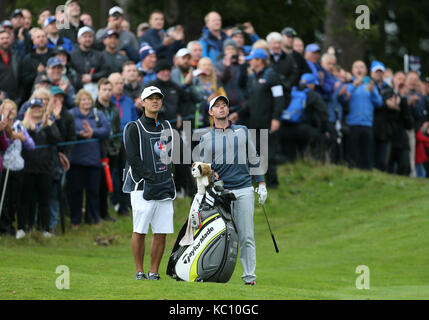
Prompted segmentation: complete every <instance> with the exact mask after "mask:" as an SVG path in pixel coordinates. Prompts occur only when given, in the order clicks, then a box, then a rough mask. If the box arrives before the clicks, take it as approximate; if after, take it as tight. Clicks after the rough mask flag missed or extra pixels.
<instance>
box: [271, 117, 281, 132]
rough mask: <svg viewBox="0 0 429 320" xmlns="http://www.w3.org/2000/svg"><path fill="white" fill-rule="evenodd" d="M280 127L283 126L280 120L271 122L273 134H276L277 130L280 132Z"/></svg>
mask: <svg viewBox="0 0 429 320" xmlns="http://www.w3.org/2000/svg"><path fill="white" fill-rule="evenodd" d="M280 125H281V122H280V120H277V119H272V120H271V132H276V131H277V130H279V129H280Z"/></svg>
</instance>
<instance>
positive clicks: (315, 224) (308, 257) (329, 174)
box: [0, 162, 429, 300]
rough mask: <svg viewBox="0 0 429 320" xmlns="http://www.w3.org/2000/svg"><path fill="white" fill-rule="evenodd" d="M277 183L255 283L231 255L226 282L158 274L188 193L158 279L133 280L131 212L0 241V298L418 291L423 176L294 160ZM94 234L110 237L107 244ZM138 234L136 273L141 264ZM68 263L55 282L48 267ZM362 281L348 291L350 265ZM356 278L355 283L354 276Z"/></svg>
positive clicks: (428, 260) (333, 295)
mask: <svg viewBox="0 0 429 320" xmlns="http://www.w3.org/2000/svg"><path fill="white" fill-rule="evenodd" d="M279 179H280V187H279V189H278V190H268V200H267V202H266V205H265V207H266V211H267V215H268V218H269V220H270V224H271V227H272V230H273V233H274V235H275V237H276V240H277V244H278V247H279V249H280V253H276V252H275V250H274V246H273V243H272V240H271V236H270V233H269V229H268V226H267V223H266V221H265V217H264V214H263V211H262V208H261V207H260V206H259V205H256V211H255V238H256V253H257V267H256V275H257V280H256V281H257V285H256V286H255V287H248V286H244V285H243V283H242V280H241V278H240V277H241V274H242V267H241V264H240V261H239V260H238V261H237V267H236V269H235V272H234V274H233V276H232V278H231V280H230V282H228V283H227V284H216V283H184V282H176V281H175V280H172V279H170V278H169V277H168V276H166V275H165V269H166V264H167V261H168V256H169V254H170V252H171V249H172V247H173V244H174V242H175V240H176V235H177V232H178V231H179V229H180V228H181V226H182V225H183V223H184V221H185V220H186V217H187V214H188V210H189V206H190V199H189V198H186V199H178V200H176V201H175V203H174V206H175V219H174V220H175V232H176V233H175V234H174V235H170V236H168V237H167V247H166V254H165V255H164V258H163V260H162V262H161V268H160V271H161V272H160V273H161V281H157V282H156V281H153V282H151V281H147V280H146V281H136V280H134V275H135V267H134V261H133V257H132V253H131V246H130V238H131V231H132V219H131V218H124V217H121V218H118V220H117V221H116V222H115V223H111V222H103V223H102V224H101V225H100V226H98V227H94V226H83V227H81V229H80V230H78V231H71V230H70V229H68V230H67V233H66V235H65V236H62V235H58V236H56V237H54V238H52V239H44V238H43V237H42V236H41V234H40V233H39V232H33V233H32V234H31V235H30V236H29V237H26V238H24V239H22V240H16V239H15V238H11V237H7V236H2V237H1V239H0V257H1V258H0V299H65V300H68V299H74V300H80V299H138V300H150V299H169V300H170V299H179V300H181V299H189V300H200V299H209V300H221V299H227V300H236V299H240V300H248V299H257V300H266V299H268V300H287V299H428V298H429V272H428V270H429V269H428V266H429V255H428V248H429V236H428V230H429V197H428V194H429V184H428V180H427V179H411V178H404V177H398V176H392V175H386V174H382V173H379V172H376V171H371V172H362V171H358V170H349V169H347V168H344V167H338V166H320V165H318V164H315V163H307V162H306V163H297V164H293V165H283V166H281V167H279ZM96 237H101V238H107V237H111V239H113V242H112V243H111V244H108V245H102V244H99V243H98V244H97V242H96V241H95V238H96ZM150 241H151V237H148V239H147V242H146V248H147V249H146V260H145V271H147V270H148V267H149V259H148V253H149V246H150ZM60 265H65V266H67V267H68V269H69V270H70V289H68V290H67V289H64V290H59V289H57V287H56V280H57V277H59V276H60V274H57V273H56V268H57V267H58V266H60ZM361 265H364V266H367V267H368V271H369V277H368V280H369V289H361V290H359V289H357V287H356V279H357V278H358V277H359V276H360V275H361V274H360V273H356V268H357V267H358V266H361ZM358 282H359V281H358Z"/></svg>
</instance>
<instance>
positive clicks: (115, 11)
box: [109, 6, 124, 16]
mask: <svg viewBox="0 0 429 320" xmlns="http://www.w3.org/2000/svg"><path fill="white" fill-rule="evenodd" d="M115 14H120V15H123V14H124V10H122V8H121V7H118V6H114V7H113V8H110V10H109V16H113V15H115Z"/></svg>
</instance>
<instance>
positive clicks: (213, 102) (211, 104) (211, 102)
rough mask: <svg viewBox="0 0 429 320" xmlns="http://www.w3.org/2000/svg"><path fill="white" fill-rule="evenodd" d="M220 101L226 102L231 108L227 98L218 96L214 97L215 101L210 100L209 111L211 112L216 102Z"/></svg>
mask: <svg viewBox="0 0 429 320" xmlns="http://www.w3.org/2000/svg"><path fill="white" fill-rule="evenodd" d="M219 99H222V100H224V101H225V102H226V104H227V106H228V107H229V100H228V98H227V97H225V96H217V97H214V98H213V99H211V100H210V104H209V110H211V108H212V107H213V106H214V104H215V103H216V101H218V100H219Z"/></svg>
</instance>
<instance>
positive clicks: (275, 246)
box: [261, 204, 279, 253]
mask: <svg viewBox="0 0 429 320" xmlns="http://www.w3.org/2000/svg"><path fill="white" fill-rule="evenodd" d="M261 206H262V209H263V210H264V215H265V219H266V220H267V224H268V228H269V229H270V233H271V238H272V239H273V243H274V248H275V249H276V252H277V253H279V248H278V247H277V242H276V239H275V238H274V234H273V231H272V230H271V226H270V222H269V221H268V216H267V213H266V212H265V206H264V205H263V204H261Z"/></svg>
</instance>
